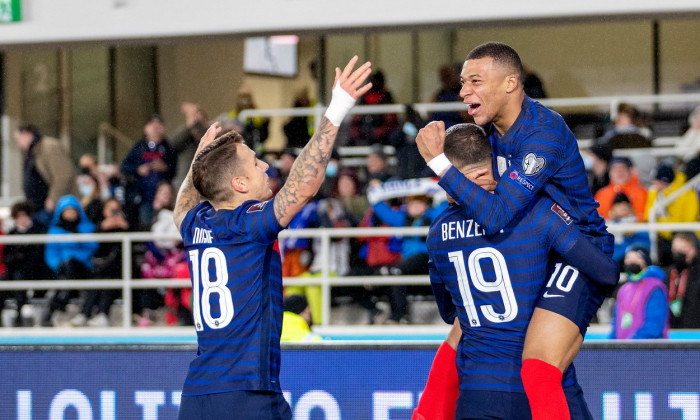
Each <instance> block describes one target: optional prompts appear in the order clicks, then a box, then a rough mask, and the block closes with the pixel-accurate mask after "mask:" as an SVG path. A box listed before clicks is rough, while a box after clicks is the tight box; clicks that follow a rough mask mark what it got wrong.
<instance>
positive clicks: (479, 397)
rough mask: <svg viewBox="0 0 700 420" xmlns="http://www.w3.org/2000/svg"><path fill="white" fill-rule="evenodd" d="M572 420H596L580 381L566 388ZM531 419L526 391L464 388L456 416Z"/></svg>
mask: <svg viewBox="0 0 700 420" xmlns="http://www.w3.org/2000/svg"><path fill="white" fill-rule="evenodd" d="M564 395H565V396H566V402H567V404H568V405H569V413H570V414H571V420H593V416H592V415H591V412H590V411H589V410H588V405H587V404H586V400H585V399H584V398H583V392H582V391H581V387H580V386H579V385H578V384H575V385H573V386H570V387H566V388H564ZM486 419H489V420H492V419H493V420H501V419H502V420H512V419H518V420H531V419H532V413H531V411H530V403H529V402H528V400H527V395H525V393H524V392H503V391H481V390H475V389H468V390H464V391H462V390H460V392H459V399H458V400H457V411H456V413H455V420H486Z"/></svg>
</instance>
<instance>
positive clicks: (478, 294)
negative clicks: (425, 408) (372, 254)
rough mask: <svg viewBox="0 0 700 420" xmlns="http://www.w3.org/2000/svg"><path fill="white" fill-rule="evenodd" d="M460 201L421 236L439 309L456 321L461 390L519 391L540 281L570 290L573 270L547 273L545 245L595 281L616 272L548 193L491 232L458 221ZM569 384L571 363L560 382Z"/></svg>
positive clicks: (574, 276) (575, 272)
mask: <svg viewBox="0 0 700 420" xmlns="http://www.w3.org/2000/svg"><path fill="white" fill-rule="evenodd" d="M460 207H461V206H459V205H456V204H453V205H451V206H450V207H449V208H448V209H447V210H445V211H444V212H443V213H442V214H441V215H440V216H439V217H438V218H437V219H436V220H435V221H434V222H433V224H432V225H431V227H430V233H429V235H428V252H429V254H430V264H429V265H430V281H431V285H432V286H433V291H434V292H435V298H436V301H437V304H438V308H439V309H440V314H441V315H442V317H443V319H444V320H445V322H448V323H452V321H453V320H454V317H455V316H457V317H458V318H459V322H460V325H461V327H462V340H461V341H460V345H459V349H458V353H457V367H458V371H459V377H460V389H480V390H492V391H493V390H498V391H506V392H523V385H522V381H521V378H520V368H521V357H522V351H523V345H524V341H525V334H526V332H527V327H528V324H529V322H530V318H531V316H532V313H533V311H534V308H535V305H536V303H537V301H538V299H539V297H540V294H541V291H542V289H543V287H544V286H545V284H546V282H547V281H549V282H554V281H556V282H557V285H558V286H559V287H560V288H562V289H563V290H566V289H570V288H571V287H572V286H573V284H574V282H576V280H577V277H578V273H579V269H576V268H574V267H569V266H566V267H567V268H565V269H562V270H560V271H559V272H558V273H556V274H555V275H553V276H552V278H550V279H547V278H546V277H547V261H548V258H547V256H548V253H549V251H550V250H552V249H553V250H556V251H557V252H558V253H560V254H561V255H562V256H563V257H564V258H566V260H567V261H568V262H570V263H573V262H576V265H575V266H576V267H582V268H580V271H581V272H582V273H584V274H586V275H588V276H590V277H591V278H594V279H596V280H597V281H607V282H609V281H610V280H609V279H607V277H610V276H613V277H617V275H618V271H617V265H616V264H615V262H614V261H613V260H612V259H611V258H610V257H608V256H606V255H605V254H603V252H602V251H600V250H599V249H598V248H597V247H596V246H594V245H593V244H592V243H591V242H590V241H589V240H588V239H587V238H586V237H585V236H584V235H583V234H582V233H580V232H579V230H578V229H577V228H576V226H575V225H574V224H573V223H572V219H571V217H570V216H569V215H568V214H567V213H566V212H564V211H563V209H561V208H560V207H559V206H558V205H557V204H555V203H554V202H553V201H551V200H550V199H549V198H546V197H539V198H538V199H537V200H536V201H534V202H532V203H531V205H530V206H529V207H528V208H527V209H526V212H525V214H524V216H523V218H522V219H520V220H517V221H514V222H512V223H511V224H509V225H508V226H506V227H505V228H504V229H503V231H502V232H499V233H496V234H493V235H486V232H485V231H484V229H483V228H482V227H481V226H480V225H479V224H478V223H477V222H475V221H474V220H472V219H465V216H464V212H463V210H462V209H461V208H460ZM555 277H556V278H555ZM579 281H585V279H579ZM574 383H575V377H574V374H573V369H572V368H570V369H569V371H568V373H567V374H565V376H564V381H563V385H565V386H566V385H573V384H574Z"/></svg>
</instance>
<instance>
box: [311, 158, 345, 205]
mask: <svg viewBox="0 0 700 420" xmlns="http://www.w3.org/2000/svg"><path fill="white" fill-rule="evenodd" d="M342 167H343V164H342V163H341V161H340V154H338V151H337V150H335V149H334V150H333V151H332V152H331V159H330V160H329V161H328V165H327V166H326V177H325V178H324V179H323V183H321V187H320V188H319V189H318V194H317V196H318V199H321V198H326V197H330V196H331V195H332V194H333V188H334V187H335V184H336V180H337V179H338V173H339V172H340V170H341V169H342Z"/></svg>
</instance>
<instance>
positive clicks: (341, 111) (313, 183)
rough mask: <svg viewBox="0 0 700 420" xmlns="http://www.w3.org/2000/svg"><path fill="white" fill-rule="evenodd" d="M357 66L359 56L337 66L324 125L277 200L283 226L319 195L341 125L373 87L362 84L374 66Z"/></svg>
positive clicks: (291, 171)
mask: <svg viewBox="0 0 700 420" xmlns="http://www.w3.org/2000/svg"><path fill="white" fill-rule="evenodd" d="M355 63H357V56H355V57H353V58H352V59H351V60H350V62H348V64H347V65H346V66H345V68H344V69H343V70H342V71H341V70H340V69H339V68H337V67H336V69H335V81H334V82H333V86H334V88H333V97H332V99H331V103H330V105H329V106H328V109H327V110H326V114H325V116H324V117H323V119H322V120H321V125H319V127H318V128H317V129H316V132H315V133H314V135H313V137H311V140H309V142H308V143H307V144H306V146H305V147H304V149H303V150H302V151H301V153H300V154H299V157H297V159H296V160H295V161H294V165H292V169H291V170H290V172H289V177H288V178H287V182H286V183H285V184H284V186H283V187H282V189H281V190H280V191H279V192H278V193H277V196H275V198H274V209H275V216H276V217H277V220H278V221H279V223H280V225H282V226H283V227H286V226H287V225H289V222H290V221H291V220H292V218H293V217H294V215H295V214H297V213H298V212H299V211H300V210H301V209H302V208H303V207H304V205H306V203H308V202H309V200H311V199H312V198H313V197H314V196H315V195H316V193H317V192H318V189H319V188H320V187H321V183H322V182H323V177H324V175H325V173H326V166H327V165H328V161H329V160H330V158H331V151H332V150H333V145H334V144H335V138H336V136H337V134H338V127H339V126H340V123H341V122H342V121H343V118H345V115H346V114H347V112H348V111H349V110H350V108H352V106H353V105H354V104H355V101H356V100H357V98H359V97H360V96H362V95H364V94H365V92H367V91H368V90H369V88H370V87H372V84H371V83H367V84H365V85H363V84H364V82H365V80H366V79H367V77H368V76H369V75H370V73H371V72H372V68H371V64H370V63H369V62H366V63H364V64H363V65H361V66H360V67H358V68H357V70H355V71H353V68H354V67H355Z"/></svg>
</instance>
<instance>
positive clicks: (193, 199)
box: [173, 122, 221, 230]
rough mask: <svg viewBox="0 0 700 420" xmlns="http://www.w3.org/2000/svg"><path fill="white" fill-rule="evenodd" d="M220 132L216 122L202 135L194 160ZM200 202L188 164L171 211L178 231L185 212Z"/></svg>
mask: <svg viewBox="0 0 700 420" xmlns="http://www.w3.org/2000/svg"><path fill="white" fill-rule="evenodd" d="M220 132H221V127H219V123H218V122H215V123H214V124H212V125H211V126H210V127H209V129H208V130H207V132H206V133H204V137H202V139H201V140H200V141H199V145H198V146H197V151H196V152H195V153H194V156H195V159H196V158H197V155H199V152H201V151H202V149H204V148H205V147H206V146H207V145H209V143H211V142H212V141H214V139H215V138H216V137H217V136H218V135H219V133H220ZM193 162H194V160H193ZM201 200H202V198H201V197H200V196H199V192H197V190H196V189H195V188H194V185H193V184H192V164H190V170H189V172H187V176H186V177H185V180H184V181H182V185H181V186H180V191H178V193H177V199H176V200H175V210H173V219H174V221H175V226H177V229H178V230H180V225H181V224H182V220H183V219H184V218H185V215H186V214H187V212H188V211H190V210H191V209H192V208H193V207H194V206H196V205H197V204H199V202H200V201H201Z"/></svg>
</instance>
